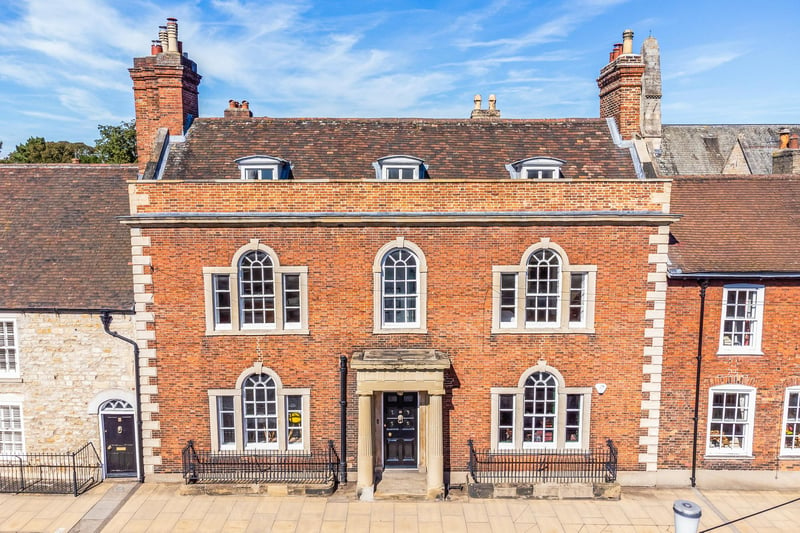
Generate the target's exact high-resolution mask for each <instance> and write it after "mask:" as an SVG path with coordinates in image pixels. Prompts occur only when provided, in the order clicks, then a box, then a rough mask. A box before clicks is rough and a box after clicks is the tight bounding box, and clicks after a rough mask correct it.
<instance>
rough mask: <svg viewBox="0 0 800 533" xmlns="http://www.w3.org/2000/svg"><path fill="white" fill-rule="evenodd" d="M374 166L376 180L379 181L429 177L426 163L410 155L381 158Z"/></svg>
mask: <svg viewBox="0 0 800 533" xmlns="http://www.w3.org/2000/svg"><path fill="white" fill-rule="evenodd" d="M372 166H373V167H374V168H375V179H379V180H419V179H425V178H427V177H428V169H427V167H426V166H425V162H424V161H423V160H422V159H420V158H418V157H414V156H410V155H389V156H386V157H381V158H380V159H378V160H377V161H375V162H374V163H373V164H372Z"/></svg>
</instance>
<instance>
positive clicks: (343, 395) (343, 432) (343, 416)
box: [339, 355, 347, 483]
mask: <svg viewBox="0 0 800 533" xmlns="http://www.w3.org/2000/svg"><path fill="white" fill-rule="evenodd" d="M339 406H340V407H339V408H340V413H339V432H340V439H341V442H340V444H339V447H340V448H341V449H340V450H339V482H340V483H347V356H345V355H342V356H341V357H339Z"/></svg>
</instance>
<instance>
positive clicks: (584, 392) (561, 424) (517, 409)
mask: <svg viewBox="0 0 800 533" xmlns="http://www.w3.org/2000/svg"><path fill="white" fill-rule="evenodd" d="M534 372H546V373H548V374H551V375H553V377H555V378H556V381H557V382H558V390H557V398H558V399H557V401H556V405H557V409H558V412H557V414H556V428H555V431H556V441H555V448H556V449H563V448H566V447H568V446H566V443H565V441H564V434H565V432H566V419H567V395H568V394H577V395H580V396H582V397H583V401H582V402H581V432H580V433H581V440H580V442H579V444H578V445H577V446H573V447H574V448H581V449H587V448H588V447H589V428H591V412H592V387H567V386H566V383H565V381H564V376H562V375H561V372H559V371H558V370H557V369H555V368H553V367H552V366H549V365H548V364H547V363H546V362H545V361H539V363H538V364H536V365H535V366H532V367H530V368H528V369H527V370H525V371H524V372H523V373H522V375H521V376H520V378H519V382H518V383H517V386H516V387H492V388H491V389H490V393H491V410H492V413H491V430H490V431H491V439H490V446H491V449H492V450H497V449H499V446H498V441H499V439H498V431H499V424H500V421H499V402H500V395H501V394H509V395H513V396H514V398H515V399H514V445H513V448H512V449H514V450H521V449H523V448H534V446H530V445H528V446H526V445H525V444H523V442H522V427H523V405H524V403H523V398H524V396H523V395H524V392H525V382H526V381H527V379H528V377H529V376H530V375H531V374H533V373H534ZM542 447H544V446H542Z"/></svg>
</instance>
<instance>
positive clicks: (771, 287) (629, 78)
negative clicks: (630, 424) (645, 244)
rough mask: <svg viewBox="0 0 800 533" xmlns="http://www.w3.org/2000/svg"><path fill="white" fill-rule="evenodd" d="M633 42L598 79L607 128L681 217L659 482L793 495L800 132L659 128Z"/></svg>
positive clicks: (799, 377)
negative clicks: (663, 182)
mask: <svg viewBox="0 0 800 533" xmlns="http://www.w3.org/2000/svg"><path fill="white" fill-rule="evenodd" d="M630 39H632V34H631V33H628V32H626V33H625V34H624V40H625V41H626V44H625V45H617V46H615V49H614V51H613V52H612V54H611V57H610V63H609V65H607V66H606V67H604V68H603V70H602V71H601V76H600V78H599V79H598V85H599V86H600V93H601V115H603V116H613V117H614V118H615V119H616V120H617V121H619V122H620V123H621V126H620V129H621V130H623V137H624V138H625V139H628V140H630V141H631V144H632V145H633V146H634V147H635V149H636V155H637V158H638V159H639V160H640V161H641V163H642V170H643V172H644V174H645V175H646V176H648V177H662V178H672V179H673V183H672V191H671V192H672V194H671V200H670V211H671V212H672V213H675V214H676V215H678V216H680V217H681V218H680V220H679V221H678V222H676V223H674V224H672V225H671V227H670V245H669V261H668V265H669V269H668V273H669V277H668V279H669V285H668V289H667V302H666V308H667V315H666V321H665V323H664V326H665V340H664V349H663V375H662V381H661V385H662V389H661V390H662V393H661V420H660V429H659V460H658V475H657V476H656V477H655V478H654V479H655V482H657V483H660V484H674V483H677V484H683V483H686V482H687V481H691V483H692V484H694V483H701V484H702V486H705V487H709V486H713V485H718V486H730V484H731V483H738V484H744V483H747V484H750V485H760V486H775V485H776V484H780V483H789V484H795V485H796V484H797V482H798V478H797V476H796V475H793V474H794V473H793V472H791V471H793V470H797V468H798V466H800V465H799V464H798V463H799V461H798V460H799V459H800V439H797V438H796V437H795V435H796V434H797V432H798V430H800V388H798V387H800V366H798V365H800V353H799V352H798V346H799V344H798V340H797V333H796V331H795V329H796V328H795V327H794V317H795V315H796V313H797V310H798V309H800V259H798V256H797V253H796V245H797V243H798V242H800V225H799V224H798V213H800V204H799V203H798V201H797V198H798V193H800V191H799V190H798V187H799V186H800V176H798V174H800V149H798V140H797V139H798V132H799V131H800V126H798V125H720V124H716V125H668V124H664V125H662V124H661V111H660V105H661V104H660V102H661V72H660V59H659V58H660V53H659V49H658V43H657V42H656V40H655V39H654V38H652V37H650V38H648V39H646V40H645V42H644V44H643V46H642V50H641V53H640V54H633V53H632V51H631V50H632V47H631V45H630V44H627V43H628V41H629V40H630ZM609 87H619V88H621V89H620V90H621V93H611V94H610V96H606V93H608V88H609ZM615 94H616V96H615ZM701 309H702V312H701ZM695 402H696V403H695ZM695 418H696V419H697V423H696V424H695ZM743 471H746V472H743Z"/></svg>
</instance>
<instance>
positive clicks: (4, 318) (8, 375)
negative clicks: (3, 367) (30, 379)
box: [0, 314, 21, 383]
mask: <svg viewBox="0 0 800 533" xmlns="http://www.w3.org/2000/svg"><path fill="white" fill-rule="evenodd" d="M0 322H10V323H11V331H12V332H13V335H14V346H13V350H14V366H15V367H16V370H15V371H13V372H0V383H2V382H12V383H19V382H20V381H21V380H20V375H21V370H20V357H19V327H18V326H17V317H16V316H14V315H8V314H0ZM5 348H8V347H5Z"/></svg>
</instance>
